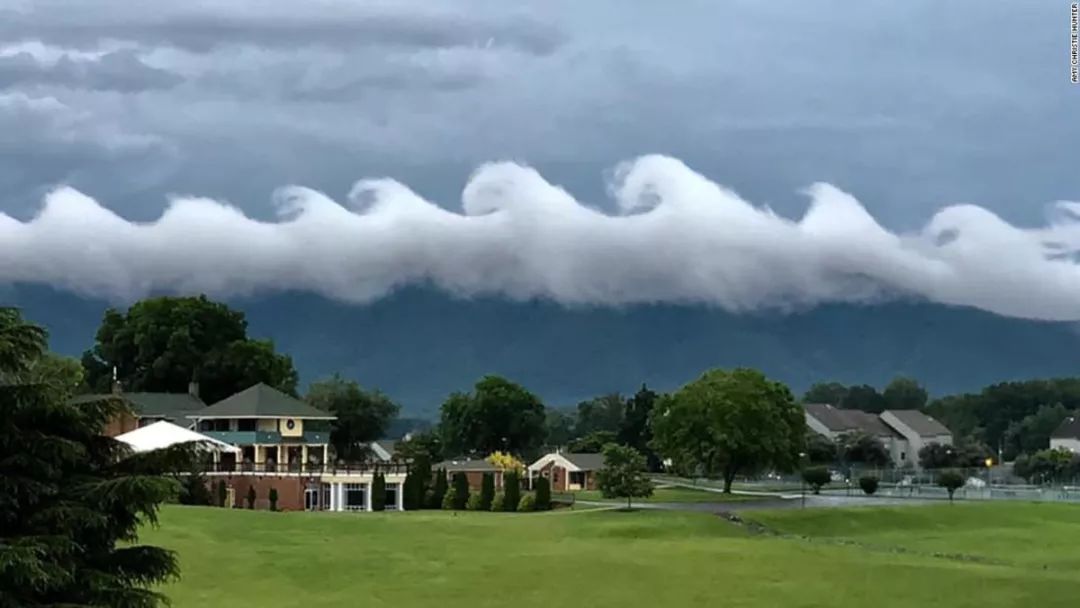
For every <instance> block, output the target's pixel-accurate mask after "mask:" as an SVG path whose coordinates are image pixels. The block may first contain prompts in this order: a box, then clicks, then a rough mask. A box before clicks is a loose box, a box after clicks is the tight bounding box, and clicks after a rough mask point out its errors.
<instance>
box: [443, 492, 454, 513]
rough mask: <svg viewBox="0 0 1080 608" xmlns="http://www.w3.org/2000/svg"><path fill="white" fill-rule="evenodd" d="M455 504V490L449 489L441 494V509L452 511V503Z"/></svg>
mask: <svg viewBox="0 0 1080 608" xmlns="http://www.w3.org/2000/svg"><path fill="white" fill-rule="evenodd" d="M456 502H457V488H450V489H449V490H447V491H446V494H443V500H442V508H443V509H444V510H446V511H452V510H454V503H456Z"/></svg>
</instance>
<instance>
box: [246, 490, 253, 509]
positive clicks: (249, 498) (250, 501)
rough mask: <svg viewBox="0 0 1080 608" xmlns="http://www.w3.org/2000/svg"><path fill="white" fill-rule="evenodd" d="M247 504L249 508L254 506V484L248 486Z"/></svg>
mask: <svg viewBox="0 0 1080 608" xmlns="http://www.w3.org/2000/svg"><path fill="white" fill-rule="evenodd" d="M247 506H248V508H249V509H254V508H255V486H248V491H247Z"/></svg>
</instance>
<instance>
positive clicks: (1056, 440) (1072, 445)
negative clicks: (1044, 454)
mask: <svg viewBox="0 0 1080 608" xmlns="http://www.w3.org/2000/svg"><path fill="white" fill-rule="evenodd" d="M1050 449H1053V450H1057V449H1063V450H1069V451H1070V452H1074V453H1080V416H1067V417H1066V418H1065V420H1062V421H1061V424H1059V425H1058V427H1057V428H1056V429H1054V432H1053V433H1051V434H1050Z"/></svg>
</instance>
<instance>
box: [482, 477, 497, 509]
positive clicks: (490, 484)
mask: <svg viewBox="0 0 1080 608" xmlns="http://www.w3.org/2000/svg"><path fill="white" fill-rule="evenodd" d="M493 500H495V475H494V474H492V473H484V477H483V479H481V481H480V510H481V511H490V510H491V501H493Z"/></svg>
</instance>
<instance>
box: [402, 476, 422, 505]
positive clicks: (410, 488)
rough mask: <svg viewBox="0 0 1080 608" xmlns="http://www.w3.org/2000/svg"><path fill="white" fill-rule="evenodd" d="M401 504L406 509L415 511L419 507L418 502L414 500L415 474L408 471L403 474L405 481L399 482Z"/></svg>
mask: <svg viewBox="0 0 1080 608" xmlns="http://www.w3.org/2000/svg"><path fill="white" fill-rule="evenodd" d="M401 492H402V497H401V506H402V507H404V508H405V510H406V511H415V510H417V509H419V508H420V504H419V503H418V502H417V501H416V474H414V473H413V472H412V471H409V472H408V473H406V475H405V481H404V482H402V484H401Z"/></svg>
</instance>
